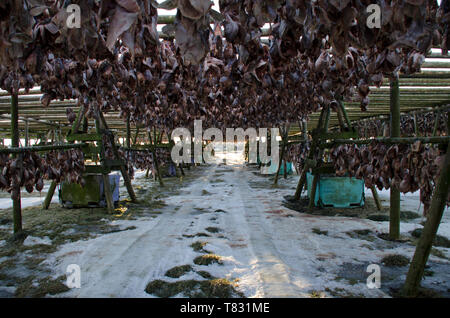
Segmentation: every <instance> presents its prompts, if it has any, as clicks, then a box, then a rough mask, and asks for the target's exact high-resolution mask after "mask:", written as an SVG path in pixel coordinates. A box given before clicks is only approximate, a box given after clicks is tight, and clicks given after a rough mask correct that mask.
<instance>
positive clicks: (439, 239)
mask: <svg viewBox="0 0 450 318" xmlns="http://www.w3.org/2000/svg"><path fill="white" fill-rule="evenodd" d="M411 235H412V236H413V237H415V238H420V236H421V235H422V229H421V228H419V229H415V230H414V231H412V232H411ZM433 245H434V246H438V247H446V248H450V240H449V239H448V238H446V237H444V236H442V235H439V234H436V237H435V239H434V242H433Z"/></svg>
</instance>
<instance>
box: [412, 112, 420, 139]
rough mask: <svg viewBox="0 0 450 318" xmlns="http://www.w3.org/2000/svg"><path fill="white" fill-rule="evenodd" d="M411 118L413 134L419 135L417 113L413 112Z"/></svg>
mask: <svg viewBox="0 0 450 318" xmlns="http://www.w3.org/2000/svg"><path fill="white" fill-rule="evenodd" d="M413 120H414V135H416V137H419V126H418V124H417V114H416V113H415V112H414V114H413Z"/></svg>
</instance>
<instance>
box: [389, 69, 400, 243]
mask: <svg viewBox="0 0 450 318" xmlns="http://www.w3.org/2000/svg"><path fill="white" fill-rule="evenodd" d="M390 84H391V85H390V86H391V88H390V93H391V94H390V107H391V117H390V118H391V120H390V127H391V130H390V135H391V137H400V89H399V83H398V76H397V75H396V77H395V78H391V83H390ZM390 192H391V193H390V194H391V195H390V209H389V238H390V239H392V240H397V239H399V238H400V190H398V189H396V188H395V187H391V189H390Z"/></svg>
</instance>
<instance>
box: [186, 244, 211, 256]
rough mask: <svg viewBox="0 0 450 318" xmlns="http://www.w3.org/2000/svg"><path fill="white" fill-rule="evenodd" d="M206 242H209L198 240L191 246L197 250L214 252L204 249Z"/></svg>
mask: <svg viewBox="0 0 450 318" xmlns="http://www.w3.org/2000/svg"><path fill="white" fill-rule="evenodd" d="M206 244H208V242H200V241H197V242H194V243H192V244H191V247H192V249H193V250H194V251H195V252H199V253H206V254H212V253H211V252H209V251H207V250H205V249H204V247H205V245H206Z"/></svg>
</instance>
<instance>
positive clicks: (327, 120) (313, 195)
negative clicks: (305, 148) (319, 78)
mask: <svg viewBox="0 0 450 318" xmlns="http://www.w3.org/2000/svg"><path fill="white" fill-rule="evenodd" d="M330 116H331V108H330V107H329V106H328V109H327V114H326V117H325V122H324V125H323V127H324V132H325V133H326V132H327V131H328V125H329V123H330ZM317 130H318V136H317V139H318V140H317V143H320V133H321V132H322V130H321V128H320V127H319V128H318V129H317ZM322 156H323V149H320V150H319V157H318V159H317V162H318V166H320V165H321V162H322ZM319 180H320V174H319V173H318V172H317V173H315V174H314V179H313V183H312V189H311V197H310V198H309V205H308V208H309V209H312V208H313V207H314V205H315V200H316V192H317V184H318V183H319Z"/></svg>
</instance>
